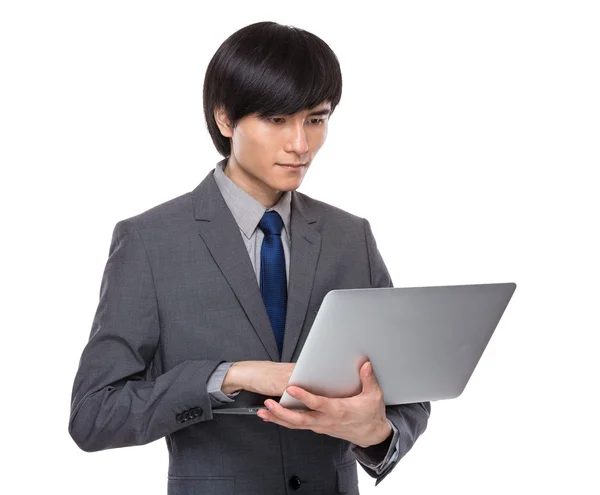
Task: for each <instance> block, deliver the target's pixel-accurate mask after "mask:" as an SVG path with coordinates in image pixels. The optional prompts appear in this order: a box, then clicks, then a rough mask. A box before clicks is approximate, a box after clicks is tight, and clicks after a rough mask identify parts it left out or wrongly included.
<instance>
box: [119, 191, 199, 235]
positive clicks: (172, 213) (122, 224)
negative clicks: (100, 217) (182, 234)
mask: <svg viewBox="0 0 600 495" xmlns="http://www.w3.org/2000/svg"><path fill="white" fill-rule="evenodd" d="M193 221H194V208H193V204H192V193H191V192H187V193H185V194H181V195H180V196H177V197H175V198H172V199H169V200H167V201H164V202H162V203H160V204H158V205H156V206H153V207H151V208H149V209H147V210H144V211H142V212H140V213H138V214H136V215H133V216H130V217H127V218H123V219H121V220H119V221H118V222H117V224H116V226H115V229H116V230H120V231H126V232H127V231H133V230H137V231H138V232H139V233H142V232H146V233H148V232H162V233H168V232H171V233H172V232H175V231H178V230H184V229H186V228H189V226H190V224H191V223H193Z"/></svg>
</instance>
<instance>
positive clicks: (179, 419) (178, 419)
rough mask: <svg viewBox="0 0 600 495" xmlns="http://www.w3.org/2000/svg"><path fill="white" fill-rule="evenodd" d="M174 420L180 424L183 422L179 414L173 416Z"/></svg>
mask: <svg viewBox="0 0 600 495" xmlns="http://www.w3.org/2000/svg"><path fill="white" fill-rule="evenodd" d="M175 419H176V420H177V421H179V422H180V423H181V421H182V420H183V418H182V417H181V413H179V414H178V415H177V416H175Z"/></svg>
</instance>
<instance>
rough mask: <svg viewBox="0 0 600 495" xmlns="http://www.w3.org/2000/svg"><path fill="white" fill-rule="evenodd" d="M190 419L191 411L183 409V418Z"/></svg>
mask: <svg viewBox="0 0 600 495" xmlns="http://www.w3.org/2000/svg"><path fill="white" fill-rule="evenodd" d="M188 419H190V412H189V411H183V420H184V421H187V420H188Z"/></svg>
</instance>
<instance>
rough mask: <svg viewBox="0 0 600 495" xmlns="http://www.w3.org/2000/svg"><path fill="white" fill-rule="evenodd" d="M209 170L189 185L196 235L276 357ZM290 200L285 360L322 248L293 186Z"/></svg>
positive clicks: (237, 237) (244, 257)
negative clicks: (190, 186)
mask: <svg viewBox="0 0 600 495" xmlns="http://www.w3.org/2000/svg"><path fill="white" fill-rule="evenodd" d="M213 172H214V171H211V172H210V173H209V174H208V175H207V176H206V178H205V179H204V180H203V181H202V182H201V183H200V184H199V185H198V187H196V189H194V191H192V202H193V205H194V214H195V218H196V221H197V224H198V232H199V235H200V237H201V238H202V240H203V241H204V243H205V244H206V247H207V248H208V250H209V251H210V253H211V255H212V257H213V258H214V260H215V263H216V264H217V265H218V267H219V269H220V270H221V272H222V273H223V275H224V277H225V278H226V279H227V282H228V283H229V285H230V286H231V289H232V290H233V292H234V293H235V296H236V298H237V299H238V301H239V303H240V305H241V306H242V308H243V309H244V312H245V313H246V316H247V317H248V320H249V321H250V323H251V324H252V327H253V328H254V331H255V332H256V334H257V336H258V338H259V339H260V340H261V342H262V344H263V346H264V348H265V350H266V351H267V353H268V354H269V356H270V357H271V359H272V360H273V361H279V351H278V350H277V343H276V341H275V336H274V335H273V330H272V328H271V322H270V321H269V316H268V314H267V310H266V308H265V305H264V302H263V299H262V296H261V295H260V288H259V286H258V283H257V280H256V275H255V273H254V269H253V267H252V262H251V261H250V257H249V256H248V252H247V251H246V247H245V245H244V241H243V240H242V238H241V234H240V229H239V227H238V225H237V223H236V222H235V219H234V218H233V215H232V214H231V212H230V211H229V208H227V204H226V203H225V200H224V199H223V196H222V195H221V192H220V191H219V188H218V187H217V184H216V182H215V180H214V178H213ZM291 206H292V210H291V219H290V225H291V228H290V230H291V246H290V280H289V287H288V303H287V314H286V324H285V337H284V342H283V350H282V356H281V361H282V362H289V361H290V359H291V357H292V355H293V353H294V350H295V348H296V345H297V344H298V339H299V338H300V333H301V331H302V327H303V324H304V320H305V318H306V311H307V308H308V303H309V300H310V295H311V292H312V286H313V281H314V277H315V272H316V267H317V261H318V258H319V252H320V249H321V235H320V234H319V232H317V231H316V230H315V229H314V228H313V227H311V225H310V224H312V223H315V222H316V219H314V218H313V217H312V216H311V214H310V211H309V210H308V208H307V207H306V205H305V203H304V201H303V200H302V198H301V197H300V196H299V194H298V193H296V192H294V193H293V194H292V205H291Z"/></svg>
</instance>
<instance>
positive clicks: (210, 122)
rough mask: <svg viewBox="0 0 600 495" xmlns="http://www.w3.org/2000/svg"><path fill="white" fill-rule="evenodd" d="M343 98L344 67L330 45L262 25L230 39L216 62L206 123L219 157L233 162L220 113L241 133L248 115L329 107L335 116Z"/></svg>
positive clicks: (207, 90)
mask: <svg viewBox="0 0 600 495" xmlns="http://www.w3.org/2000/svg"><path fill="white" fill-rule="evenodd" d="M341 96H342V72H341V69H340V64H339V61H338V58H337V56H336V55H335V53H334V52H333V50H331V48H329V45H327V43H325V42H324V41H323V40H322V39H320V38H319V37H317V36H315V35H314V34H312V33H309V32H308V31H305V30H303V29H300V28H297V27H294V26H287V25H285V26H284V25H281V24H277V23H276V22H257V23H254V24H250V25H249V26H246V27H243V28H242V29H240V30H238V31H236V32H235V33H233V34H232V35H231V36H229V38H227V39H226V40H225V41H224V42H223V43H222V44H221V46H220V47H219V49H218V50H217V51H216V52H215V54H214V55H213V57H212V59H211V60H210V62H209V64H208V67H207V69H206V75H205V77H204V88H203V98H204V118H205V119H206V124H207V126H208V132H209V133H210V136H211V138H212V140H213V143H214V144H215V147H216V148H217V151H218V152H219V153H220V154H221V155H223V156H224V157H228V156H229V155H230V154H231V145H230V138H227V137H225V136H223V135H222V134H221V131H220V130H219V127H218V126H217V123H216V121H215V117H214V111H215V108H218V107H222V108H223V109H224V110H225V114H226V115H227V117H228V119H229V120H230V122H231V125H232V127H235V126H236V124H237V122H238V121H239V120H240V119H241V118H243V117H245V116H246V115H250V114H255V113H256V114H257V116H258V117H272V116H274V115H291V114H294V113H296V112H299V111H301V110H307V109H310V108H313V107H315V106H317V105H319V104H321V103H326V102H330V103H331V113H333V110H334V109H335V107H336V106H337V104H338V103H339V102H340V99H341Z"/></svg>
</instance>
